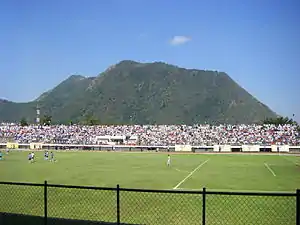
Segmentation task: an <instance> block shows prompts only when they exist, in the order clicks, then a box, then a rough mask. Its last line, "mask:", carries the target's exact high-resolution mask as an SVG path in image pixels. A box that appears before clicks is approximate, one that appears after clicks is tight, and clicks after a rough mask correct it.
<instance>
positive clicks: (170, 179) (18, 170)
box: [0, 151, 300, 192]
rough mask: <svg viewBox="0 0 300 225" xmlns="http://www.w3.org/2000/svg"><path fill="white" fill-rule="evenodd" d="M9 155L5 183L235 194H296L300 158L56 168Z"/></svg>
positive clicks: (68, 161)
mask: <svg viewBox="0 0 300 225" xmlns="http://www.w3.org/2000/svg"><path fill="white" fill-rule="evenodd" d="M27 154H28V152H20V151H18V152H14V151H12V152H10V153H9V154H8V155H6V154H4V160H3V161H0V171H1V173H0V180H1V181H15V182H36V183H42V182H44V180H47V181H48V183H52V184H53V183H54V184H70V185H88V186H101V187H116V185H117V184H119V185H120V187H123V188H146V189H173V188H175V187H177V188H178V189H186V190H199V189H202V188H203V187H206V188H207V189H209V190H212V189H213V190H231V191H234V190H236V191H241V190H242V191H293V192H294V191H295V190H296V189H297V188H300V157H297V156H288V155H257V154H256V155H248V154H226V155H225V154H171V166H170V167H169V168H168V167H167V165H166V162H167V154H162V153H124V152H75V151H74V152H55V158H56V160H57V161H56V162H54V163H51V162H49V161H45V160H44V156H43V152H42V151H40V152H36V159H35V161H36V162H34V163H29V162H28V160H27Z"/></svg>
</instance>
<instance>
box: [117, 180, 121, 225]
mask: <svg viewBox="0 0 300 225" xmlns="http://www.w3.org/2000/svg"><path fill="white" fill-rule="evenodd" d="M117 224H118V225H119V224H120V186H119V185H117Z"/></svg>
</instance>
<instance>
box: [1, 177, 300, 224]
mask: <svg viewBox="0 0 300 225" xmlns="http://www.w3.org/2000/svg"><path fill="white" fill-rule="evenodd" d="M299 209H300V190H298V191H297V192H296V193H237V192H210V191H206V190H205V189H203V191H198V192H195V191H178V190H175V191H174V190H170V191H169V190H138V189H125V188H119V187H118V186H117V187H116V188H98V187H82V186H66V185H53V184H47V183H46V182H45V184H27V183H10V182H0V224H1V225H7V224H31V225H62V224H63V225H69V224H70V225H74V224H83V225H85V224H122V225H124V224H128V225H135V224H187V225H193V224H204V225H205V224H206V225H207V224H224V225H227V224H228V225H229V224H230V225H232V224H241V225H242V224H243V225H244V224H264V225H268V224H270V225H271V224H272V225H273V224H284V225H292V224H296V225H300V220H299V216H300V212H299Z"/></svg>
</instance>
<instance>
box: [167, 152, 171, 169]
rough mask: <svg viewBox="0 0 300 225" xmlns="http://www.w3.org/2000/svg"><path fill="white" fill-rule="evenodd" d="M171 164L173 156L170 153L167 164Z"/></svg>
mask: <svg viewBox="0 0 300 225" xmlns="http://www.w3.org/2000/svg"><path fill="white" fill-rule="evenodd" d="M170 165H171V156H170V155H168V160H167V166H168V167H169V166H170Z"/></svg>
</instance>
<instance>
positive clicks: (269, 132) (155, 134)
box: [0, 124, 300, 146]
mask: <svg viewBox="0 0 300 225" xmlns="http://www.w3.org/2000/svg"><path fill="white" fill-rule="evenodd" d="M104 135H110V136H117V135H125V136H128V137H130V136H132V135H134V136H137V137H138V143H137V144H139V145H149V146H161V145H165V146H167V145H175V144H190V145H214V144H230V145H243V144H250V145H251V144H259V145H271V144H277V145H284V144H288V145H300V132H299V131H298V130H297V127H296V126H294V125H279V126H275V125H218V126H212V125H193V126H188V125H121V126H105V125H101V126H100V125H99V126H82V125H70V126H66V125H52V126H36V125H30V126H24V127H22V126H20V125H16V124H0V142H7V141H15V142H18V143H32V142H43V143H51V144H58V143H59V144H97V143H96V137H97V136H104Z"/></svg>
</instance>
